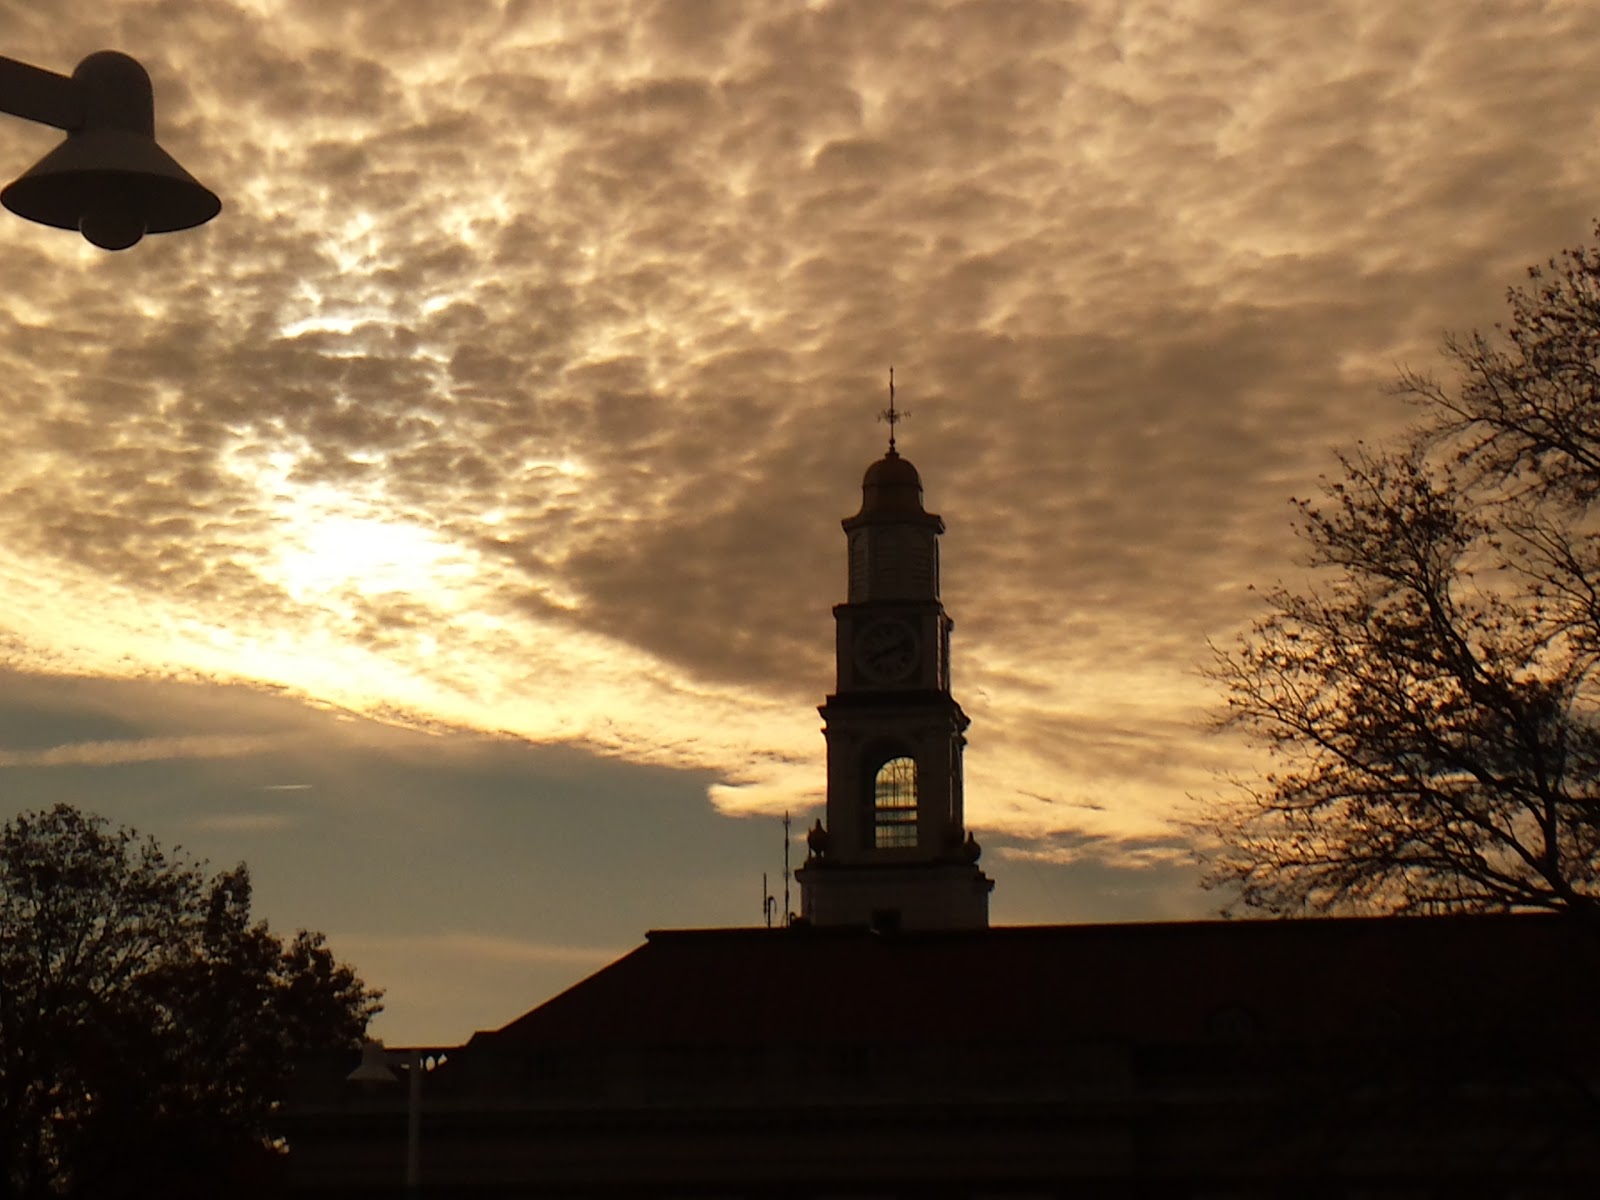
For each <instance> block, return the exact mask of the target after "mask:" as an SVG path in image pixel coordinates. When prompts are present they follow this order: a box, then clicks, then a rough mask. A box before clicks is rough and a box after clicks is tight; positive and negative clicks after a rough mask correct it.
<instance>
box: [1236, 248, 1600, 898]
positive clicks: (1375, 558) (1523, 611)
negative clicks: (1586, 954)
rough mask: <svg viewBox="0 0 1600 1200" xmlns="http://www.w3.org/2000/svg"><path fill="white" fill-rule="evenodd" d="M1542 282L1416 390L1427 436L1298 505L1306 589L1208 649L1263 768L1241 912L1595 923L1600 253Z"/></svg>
mask: <svg viewBox="0 0 1600 1200" xmlns="http://www.w3.org/2000/svg"><path fill="white" fill-rule="evenodd" d="M1596 235H1597V237H1600V226H1597V228H1596ZM1529 274H1530V283H1529V284H1528V286H1526V287H1524V288H1512V289H1511V290H1510V292H1509V295H1508V300H1509V305H1510V318H1509V321H1508V322H1507V324H1506V325H1505V326H1503V327H1497V332H1496V334H1495V335H1494V336H1493V337H1487V336H1482V335H1477V334H1474V335H1473V336H1471V337H1469V338H1452V339H1450V340H1447V342H1446V344H1445V350H1446V355H1447V357H1448V358H1449V359H1450V360H1451V361H1452V363H1453V364H1454V367H1455V372H1454V376H1453V378H1452V379H1450V380H1449V381H1448V382H1445V383H1441V382H1439V381H1437V380H1435V379H1433V378H1431V377H1429V376H1426V375H1422V374H1406V375H1404V376H1402V378H1401V381H1400V384H1399V386H1398V388H1397V391H1398V392H1400V393H1401V394H1402V395H1405V396H1406V397H1408V398H1410V399H1411V400H1413V401H1414V402H1416V403H1417V404H1418V405H1419V407H1420V409H1421V411H1422V413H1423V423H1422V425H1421V426H1420V427H1419V428H1418V429H1417V430H1416V431H1415V432H1414V434H1413V435H1411V436H1410V437H1409V438H1408V439H1407V440H1405V441H1404V442H1403V443H1402V444H1399V445H1397V446H1394V447H1389V448H1384V449H1378V450H1374V449H1371V448H1367V447H1359V448H1357V449H1356V450H1355V451H1354V452H1352V453H1351V454H1349V455H1347V456H1345V457H1344V458H1343V459H1342V464H1343V473H1342V475H1341V476H1340V477H1338V478H1336V479H1332V480H1325V481H1324V487H1323V496H1322V498H1321V499H1320V500H1317V501H1297V502H1296V503H1297V505H1298V514H1299V520H1298V529H1299V533H1300V535H1301V537H1302V539H1303V540H1304V542H1305V543H1306V545H1307V546H1308V547H1309V550H1310V554H1309V560H1310V566H1311V568H1312V574H1311V582H1310V583H1309V584H1308V585H1306V586H1305V587H1303V588H1300V589H1291V588H1288V587H1284V586H1278V587H1275V588H1272V589H1271V590H1269V591H1267V592H1266V593H1265V600H1266V615H1265V616H1263V617H1262V618H1261V619H1260V620H1258V621H1257V622H1256V623H1255V624H1254V626H1253V627H1252V629H1251V631H1250V632H1249V633H1248V634H1247V635H1246V636H1245V637H1243V638H1242V639H1241V640H1240V642H1239V643H1238V645H1237V646H1236V647H1234V648H1233V649H1231V650H1223V651H1218V652H1217V654H1216V658H1215V661H1214V668H1213V674H1214V677H1215V678H1216V679H1218V680H1219V681H1220V682H1221V683H1222V684H1223V685H1224V687H1225V689H1226V692H1227V709H1226V712H1225V713H1224V715H1223V717H1222V723H1223V724H1224V725H1225V726H1231V727H1235V728H1238V729H1242V730H1244V731H1246V732H1247V733H1248V734H1250V735H1252V736H1253V737H1254V738H1255V739H1256V740H1258V741H1259V742H1261V743H1264V744H1265V745H1266V747H1267V748H1268V750H1269V751H1270V753H1271V754H1272V756H1273V758H1274V769H1273V771H1272V773H1270V774H1267V775H1266V776H1265V777H1264V778H1263V779H1262V780H1260V781H1257V782H1254V783H1242V784H1241V787H1240V791H1241V794H1240V795H1239V796H1237V797H1235V798H1233V800H1231V801H1229V802H1224V803H1223V804H1221V805H1220V806H1219V809H1218V811H1217V812H1216V813H1215V814H1214V823H1213V832H1214V833H1216V834H1217V835H1218V837H1219V840H1220V844H1221V845H1220V849H1218V850H1217V851H1216V853H1215V854H1214V855H1213V857H1212V858H1211V860H1210V863H1209V868H1208V874H1207V881H1208V883H1210V884H1212V885H1215V886H1224V887H1230V888H1236V889H1237V894H1238V896H1239V898H1240V900H1241V901H1242V902H1243V904H1244V905H1245V906H1246V907H1249V908H1257V909H1263V910H1266V911H1270V912H1278V913H1290V912H1303V911H1352V910H1355V911H1360V910H1367V911H1452V910H1486V909H1488V910H1494V909H1503V910H1509V909H1567V910H1575V911H1581V912H1584V913H1587V914H1591V915H1600V728H1597V723H1596V706H1597V701H1600V691H1597V688H1596V685H1595V681H1594V667H1595V663H1596V659H1597V654H1600V510H1597V508H1596V500H1597V499H1600V253H1597V251H1596V250H1594V249H1592V248H1580V249H1575V250H1570V251H1566V252H1564V253H1562V254H1561V255H1560V256H1559V257H1557V258H1555V259H1552V260H1551V261H1550V262H1549V263H1548V264H1547V265H1546V266H1544V267H1536V268H1533V269H1532V270H1531V271H1530V273H1529Z"/></svg>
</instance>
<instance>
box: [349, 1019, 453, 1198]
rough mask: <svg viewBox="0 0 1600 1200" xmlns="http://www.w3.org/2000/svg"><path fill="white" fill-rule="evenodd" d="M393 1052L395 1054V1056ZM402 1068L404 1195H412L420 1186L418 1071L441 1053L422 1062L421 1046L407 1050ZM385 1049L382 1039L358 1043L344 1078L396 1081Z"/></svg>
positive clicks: (372, 1083) (438, 1060)
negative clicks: (356, 1057) (358, 1049)
mask: <svg viewBox="0 0 1600 1200" xmlns="http://www.w3.org/2000/svg"><path fill="white" fill-rule="evenodd" d="M398 1053H399V1052H397V1053H396V1057H398ZM404 1053H405V1056H406V1057H405V1062H404V1066H405V1069H406V1080H407V1086H406V1195H407V1196H415V1195H416V1194H417V1191H418V1189H419V1188H420V1187H421V1186H422V1072H423V1071H424V1069H427V1070H432V1069H433V1067H435V1066H436V1065H438V1064H439V1063H441V1062H443V1061H444V1056H443V1055H437V1056H432V1057H430V1059H429V1061H428V1062H427V1064H426V1066H424V1063H423V1057H422V1051H421V1050H407V1051H405V1052H404ZM389 1062H390V1055H389V1051H387V1050H386V1049H384V1046H383V1043H382V1042H379V1041H372V1040H368V1041H365V1042H363V1043H362V1044H361V1063H360V1065H359V1066H357V1067H356V1069H355V1070H354V1071H351V1072H350V1074H348V1075H346V1076H345V1078H346V1079H347V1080H349V1081H350V1082H351V1083H359V1084H362V1085H364V1086H366V1087H378V1086H382V1085H383V1084H393V1083H399V1082H400V1081H399V1079H398V1078H396V1076H395V1073H394V1072H393V1071H392V1070H390V1068H389Z"/></svg>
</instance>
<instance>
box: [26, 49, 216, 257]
mask: <svg viewBox="0 0 1600 1200" xmlns="http://www.w3.org/2000/svg"><path fill="white" fill-rule="evenodd" d="M0 111H4V112H8V113H11V114H12V115H13V116H17V117H22V118H23V119H24V120H28V121H35V122H37V123H39V124H41V125H52V126H54V127H55V128H57V129H64V130H66V133H67V140H66V141H64V142H62V143H61V145H59V146H57V147H56V148H55V149H54V150H52V151H51V152H50V153H49V154H47V155H45V156H44V157H43V158H42V159H40V160H39V161H38V162H37V163H35V164H34V165H33V166H32V167H30V168H29V169H28V171H27V172H26V173H25V174H23V175H22V176H21V177H20V178H19V179H17V180H15V181H14V182H12V183H11V184H9V185H8V186H7V187H6V188H5V189H4V190H3V191H0V204H4V205H5V206H6V207H7V208H9V209H10V210H11V211H12V212H14V213H16V214H17V215H18V216H20V217H26V218H27V219H28V220H30V221H38V222H39V223H40V224H43V225H54V226H55V227H57V228H58V229H76V230H78V231H79V232H80V233H82V234H83V236H84V237H85V238H87V239H88V240H89V241H90V242H92V243H93V244H94V245H96V246H99V247H100V248H101V249H104V250H126V249H127V248H128V247H129V246H132V245H133V244H134V243H135V242H137V241H138V240H139V239H140V238H142V237H143V236H144V235H145V234H147V233H168V232H170V231H172V230H175V229H190V228H192V227H194V226H196V225H203V224H205V222H207V221H209V220H210V219H211V218H212V217H214V216H216V215H217V213H218V212H220V211H221V210H222V201H220V200H218V199H217V197H216V194H215V193H214V192H212V191H211V190H210V189H209V188H207V187H205V186H204V185H203V184H201V183H200V182H199V181H198V180H196V179H195V178H194V176H192V175H190V174H189V173H188V172H187V171H185V170H184V169H183V168H182V167H180V166H179V165H178V164H177V161H176V160H175V159H173V157H172V156H171V155H170V154H168V153H167V152H166V151H165V150H163V149H162V148H161V147H160V146H158V145H157V144H156V133H155V95H154V92H153V90H152V89H151V86H150V76H149V75H148V74H146V72H145V69H144V68H143V67H142V66H140V65H139V63H138V62H136V61H135V60H134V59H131V58H129V57H128V56H127V55H126V54H119V53H117V52H116V51H115V50H102V51H100V52H99V53H97V54H91V55H89V57H88V58H86V59H84V60H83V61H82V62H80V63H79V64H78V65H77V67H76V69H74V70H73V72H72V74H71V75H70V76H68V75H57V74H56V73H55V72H54V71H46V70H44V69H42V68H40V67H33V66H29V65H28V64H27V63H23V62H17V61H16V60H15V59H10V58H0Z"/></svg>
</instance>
